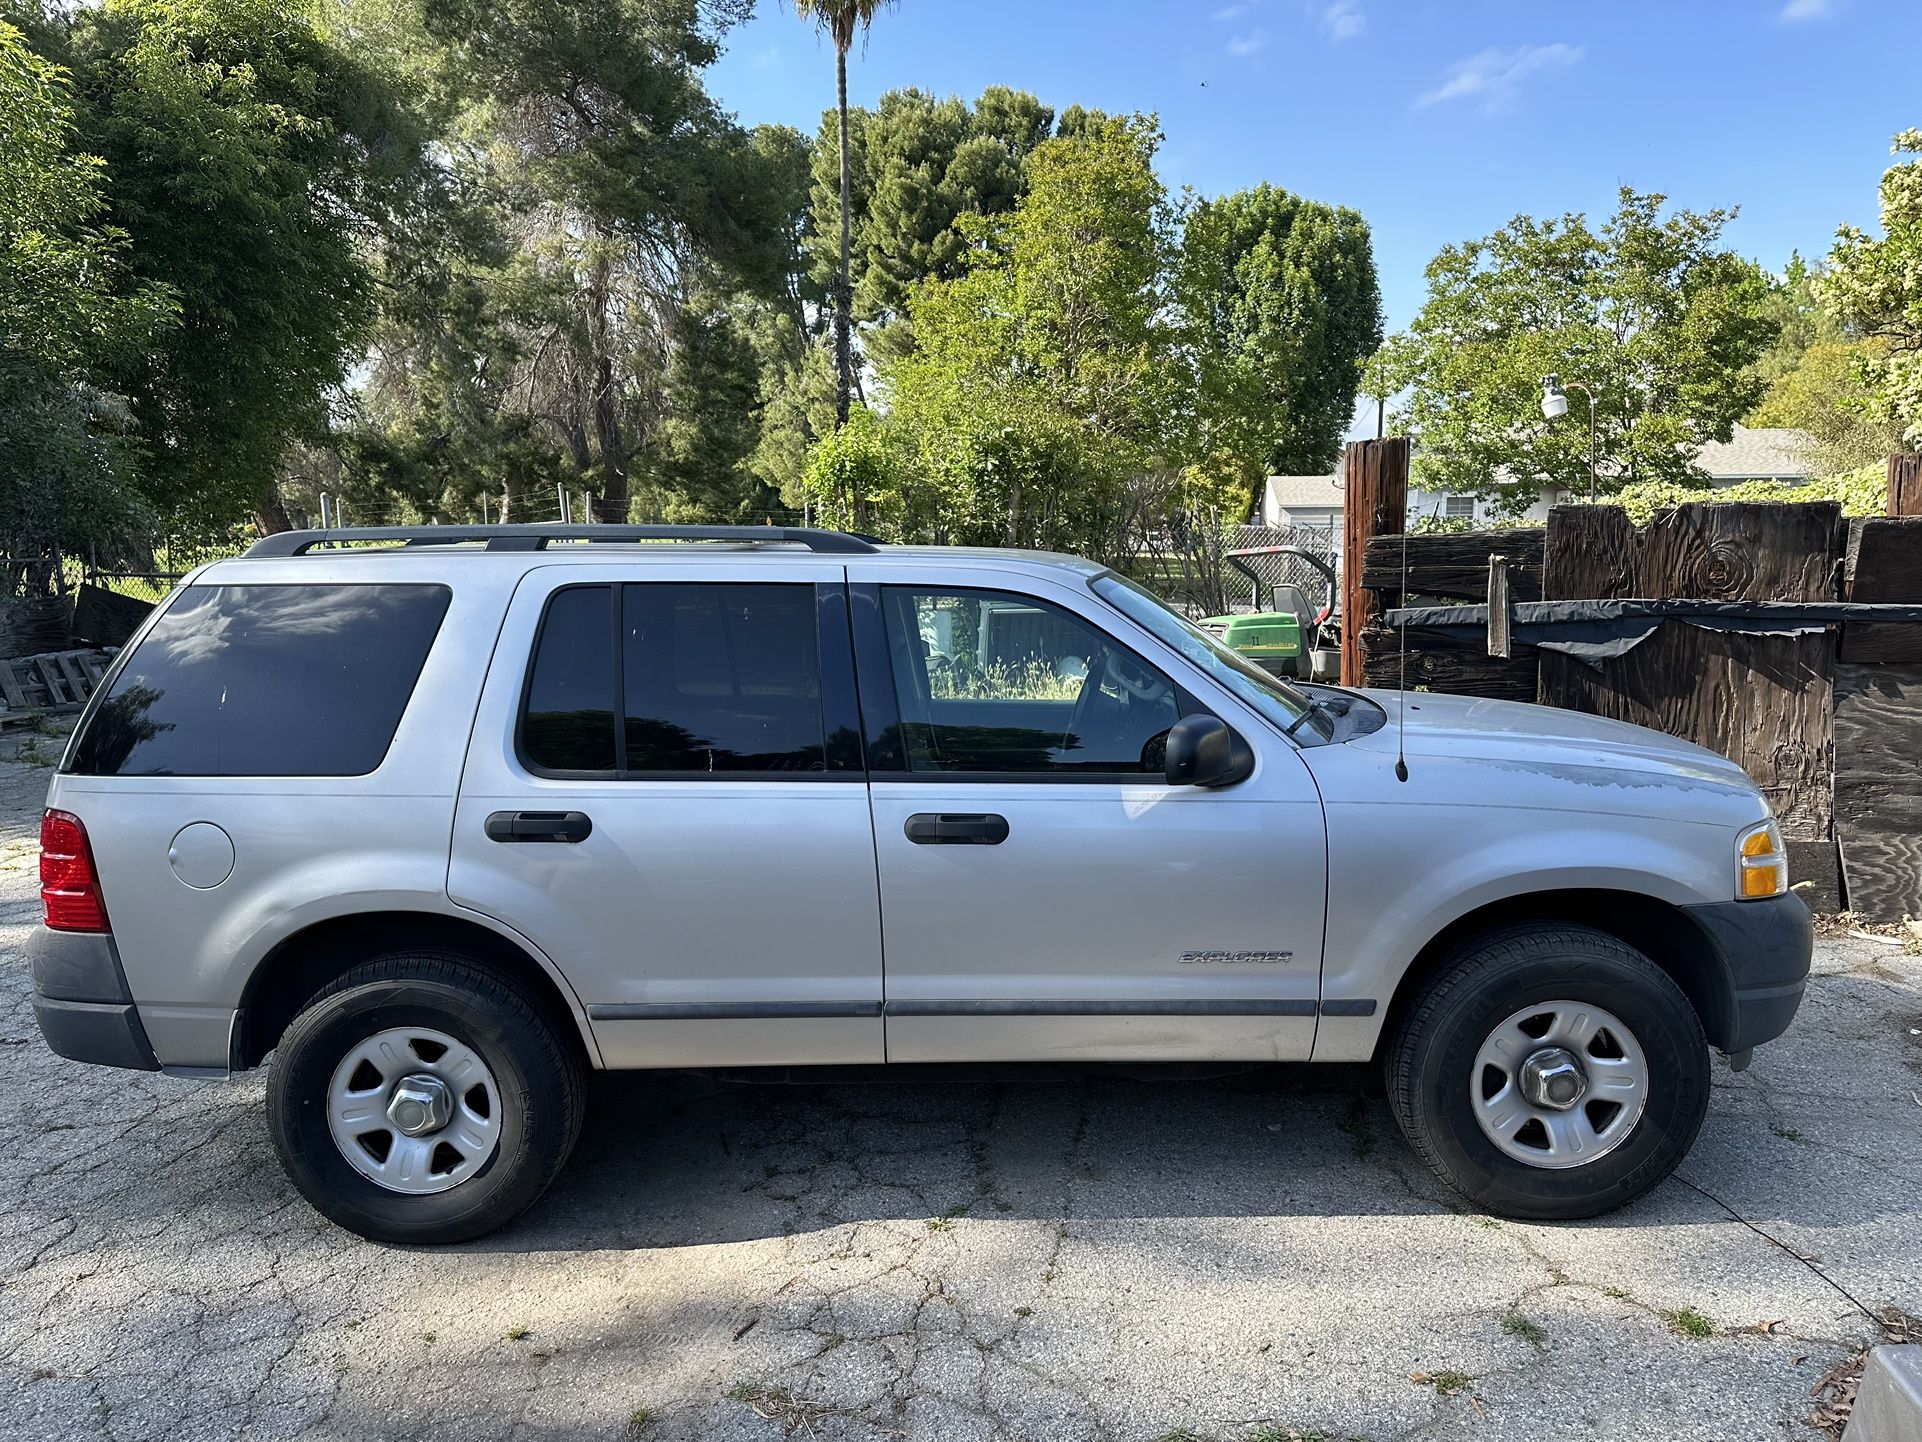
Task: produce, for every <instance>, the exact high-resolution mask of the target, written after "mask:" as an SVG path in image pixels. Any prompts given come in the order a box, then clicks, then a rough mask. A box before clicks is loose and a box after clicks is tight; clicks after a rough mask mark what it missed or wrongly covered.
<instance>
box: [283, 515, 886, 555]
mask: <svg viewBox="0 0 1922 1442" xmlns="http://www.w3.org/2000/svg"><path fill="white" fill-rule="evenodd" d="M361 541H400V542H402V543H404V544H406V545H409V546H451V545H457V544H459V543H461V542H464V541H481V542H484V543H485V544H486V547H487V549H488V550H490V551H541V550H545V549H546V548H547V544H548V542H550V541H616V542H618V541H736V542H747V543H752V544H759V545H785V546H805V547H806V548H807V549H808V550H810V551H822V552H833V553H836V554H841V555H855V554H866V553H868V552H871V551H873V550H874V549H875V547H874V543H873V542H872V541H870V540H868V538H867V537H865V536H855V535H850V534H849V533H848V532H846V531H821V530H814V529H810V528H808V527H805V526H604V525H587V526H569V525H555V524H552V523H549V524H544V525H526V526H489V525H477V526H348V527H341V528H338V529H334V530H325V531H281V532H278V533H277V534H275V535H271V536H263V537H261V538H260V539H259V540H258V541H255V542H254V543H253V545H251V546H249V547H248V548H247V554H248V555H249V556H304V555H306V554H307V553H308V552H309V551H311V550H313V549H314V548H315V547H316V546H339V545H345V544H348V543H353V542H361Z"/></svg>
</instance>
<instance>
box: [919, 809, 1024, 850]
mask: <svg viewBox="0 0 1922 1442" xmlns="http://www.w3.org/2000/svg"><path fill="white" fill-rule="evenodd" d="M905 829H906V831H907V836H908V840H910V841H912V842H914V843H915V845H917V846H999V845H1000V844H1001V843H1002V842H1004V841H1006V840H1007V839H1008V818H1007V817H1005V816H996V815H994V814H993V813H991V812H959V813H957V812H952V811H939V812H937V811H922V812H918V813H916V814H915V815H913V816H910V817H909V818H908V824H907V827H906V828H905Z"/></svg>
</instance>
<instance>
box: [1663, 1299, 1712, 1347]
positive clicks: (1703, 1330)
mask: <svg viewBox="0 0 1922 1442" xmlns="http://www.w3.org/2000/svg"><path fill="white" fill-rule="evenodd" d="M1662 1320H1663V1321H1664V1322H1666V1323H1668V1329H1669V1331H1671V1332H1673V1333H1675V1335H1676V1336H1678V1337H1693V1338H1694V1339H1695V1340H1696V1341H1698V1342H1699V1341H1701V1340H1702V1339H1703V1338H1705V1337H1713V1336H1714V1335H1715V1331H1716V1328H1715V1323H1714V1322H1713V1321H1711V1320H1710V1319H1709V1318H1708V1317H1705V1316H1704V1315H1702V1313H1700V1312H1698V1311H1696V1310H1695V1309H1694V1308H1693V1307H1678V1308H1676V1309H1675V1310H1674V1311H1673V1312H1664V1313H1662Z"/></svg>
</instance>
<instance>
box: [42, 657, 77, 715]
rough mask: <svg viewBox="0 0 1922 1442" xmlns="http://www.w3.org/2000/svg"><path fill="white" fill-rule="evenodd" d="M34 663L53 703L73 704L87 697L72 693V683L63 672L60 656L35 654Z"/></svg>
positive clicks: (60, 704) (58, 704) (61, 704)
mask: <svg viewBox="0 0 1922 1442" xmlns="http://www.w3.org/2000/svg"><path fill="white" fill-rule="evenodd" d="M32 664H33V666H34V667H35V670H36V672H37V674H38V675H39V678H40V683H41V684H42V685H43V686H45V687H46V688H47V695H48V697H49V699H50V701H51V703H52V704H53V705H55V706H72V705H75V704H77V703H79V702H80V701H83V700H85V699H86V698H85V697H83V696H79V695H76V694H70V693H71V692H72V685H71V683H69V682H68V680H67V678H66V676H65V675H64V674H63V673H62V672H61V669H60V658H59V657H58V656H53V655H49V656H35V657H34V658H33V662H32Z"/></svg>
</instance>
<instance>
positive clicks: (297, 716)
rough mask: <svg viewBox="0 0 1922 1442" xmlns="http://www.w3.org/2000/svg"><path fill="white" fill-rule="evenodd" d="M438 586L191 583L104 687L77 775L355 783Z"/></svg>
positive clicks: (373, 764)
mask: <svg viewBox="0 0 1922 1442" xmlns="http://www.w3.org/2000/svg"><path fill="white" fill-rule="evenodd" d="M449 598H450V592H449V591H448V589H447V588H446V587H445V586H395V585H387V586H189V587H188V588H187V589H186V590H185V591H183V592H181V594H180V595H179V596H178V597H177V598H176V599H175V601H174V603H173V605H171V606H170V607H168V608H167V612H166V614H165V615H163V616H162V617H161V618H160V619H159V620H158V621H157V622H155V624H154V628H153V630H151V631H149V632H148V633H147V636H146V639H145V640H143V641H142V642H141V643H140V645H139V648H138V649H137V650H136V651H135V652H134V653H133V655H132V656H130V657H128V659H127V664H126V666H125V667H124V668H122V670H121V672H120V674H119V675H118V676H117V677H115V678H114V683H113V688H112V689H111V690H110V691H109V692H108V693H107V696H106V698H105V699H104V700H103V701H102V702H101V704H100V707H99V709H98V710H97V711H95V713H94V715H93V718H92V720H91V721H89V722H88V724H87V729H86V731H85V733H84V734H83V735H82V736H81V738H80V743H79V745H78V746H77V747H76V748H75V751H74V762H73V770H74V771H75V772H77V773H79V774H80V775H83V776H364V775H366V774H367V773H368V772H370V771H373V770H374V769H375V768H377V767H378V766H379V765H380V763H381V759H382V758H383V757H385V756H386V754H387V748H388V746H389V745H391V744H392V742H393V739H394V731H395V728H396V727H398V726H399V725H400V718H401V713H402V712H403V711H405V710H406V709H407V699H408V697H409V696H411V695H412V694H413V691H414V683H415V682H416V681H418V680H419V679H420V670H421V667H422V666H423V665H424V664H425V663H426V660H427V652H428V650H429V648H431V647H432V646H433V644H434V637H435V635H436V634H437V633H438V632H439V630H440V623H441V619H442V618H443V617H444V616H445V615H446V614H447V603H448V600H449Z"/></svg>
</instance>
